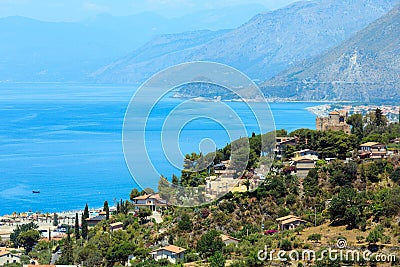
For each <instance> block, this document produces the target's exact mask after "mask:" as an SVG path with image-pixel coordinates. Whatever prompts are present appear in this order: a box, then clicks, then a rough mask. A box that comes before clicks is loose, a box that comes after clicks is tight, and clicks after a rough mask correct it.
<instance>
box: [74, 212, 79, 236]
mask: <svg viewBox="0 0 400 267" xmlns="http://www.w3.org/2000/svg"><path fill="white" fill-rule="evenodd" d="M79 238H80V233H79V218H78V213H75V239H76V240H78V239H79Z"/></svg>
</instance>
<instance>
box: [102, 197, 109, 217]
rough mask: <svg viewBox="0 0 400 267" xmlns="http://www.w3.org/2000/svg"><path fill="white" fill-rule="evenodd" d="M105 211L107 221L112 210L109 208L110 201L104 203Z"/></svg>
mask: <svg viewBox="0 0 400 267" xmlns="http://www.w3.org/2000/svg"><path fill="white" fill-rule="evenodd" d="M103 211H105V212H106V220H109V219H110V208H109V207H108V201H107V200H106V201H104V206H103Z"/></svg>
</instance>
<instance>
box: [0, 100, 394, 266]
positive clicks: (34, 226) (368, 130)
mask: <svg viewBox="0 0 400 267" xmlns="http://www.w3.org/2000/svg"><path fill="white" fill-rule="evenodd" d="M262 137H268V138H267V140H270V139H271V138H273V142H272V143H271V144H272V149H271V150H270V151H268V153H266V152H265V149H264V148H263V144H262V141H261V140H262ZM244 139H246V141H248V143H249V145H250V151H249V157H248V161H247V165H246V166H245V168H244V171H240V172H237V169H236V168H235V166H236V165H235V164H234V159H233V158H232V157H231V151H232V149H233V147H234V146H235V144H236V145H237V144H238V143H239V144H241V142H242V141H241V140H237V141H234V142H233V143H232V144H228V145H227V146H225V147H224V148H221V149H218V150H217V151H216V152H214V153H210V155H204V156H203V155H198V154H196V153H192V154H191V155H187V156H186V160H187V161H185V164H184V169H183V170H182V173H181V175H180V176H176V175H174V176H173V177H171V178H170V179H167V178H166V177H161V178H160V182H159V188H158V192H154V191H153V190H152V189H150V188H147V189H144V190H142V191H139V190H137V189H133V190H132V191H131V193H130V196H129V199H128V200H121V201H118V203H116V205H113V206H112V207H109V204H108V202H107V201H105V202H104V207H103V208H101V209H97V210H96V209H89V207H88V206H87V205H86V207H85V209H83V210H82V211H75V212H67V213H55V214H48V213H47V214H43V213H42V214H40V213H32V212H30V213H20V214H17V213H14V214H10V215H6V216H3V217H0V222H1V223H0V234H2V235H1V240H0V247H1V248H0V266H7V267H12V266H22V265H24V266H31V265H36V266H40V265H47V266H48V265H49V264H50V265H52V266H57V265H60V266H137V267H139V266H143V267H144V266H233V267H239V266H246V267H252V266H316V267H329V266H399V265H400V263H399V258H398V257H399V256H400V255H399V248H400V155H399V149H400V123H399V122H391V123H390V122H389V121H388V119H387V117H386V116H385V115H383V114H382V110H380V109H379V108H377V109H376V110H374V111H372V112H369V113H368V114H365V115H362V114H353V115H350V116H349V115H348V113H347V112H346V111H342V110H335V111H332V112H330V113H329V115H328V116H326V117H319V118H317V119H316V130H311V129H298V130H295V131H293V132H291V133H288V132H287V131H285V130H277V131H275V132H272V133H265V134H263V135H260V134H256V133H254V134H253V135H252V136H251V137H249V138H244ZM235 142H238V143H235ZM268 155H269V158H271V159H272V161H269V158H268V157H267V156H268ZM204 157H212V158H213V161H211V163H210V164H209V165H208V166H205V168H203V169H199V168H196V167H194V164H189V163H190V162H200V161H202V160H203V158H204ZM198 165H199V164H197V166H198ZM168 181H171V182H168ZM187 187H199V188H204V194H203V196H204V199H206V200H207V199H209V200H210V201H208V202H207V201H205V202H204V203H205V204H202V205H200V206H196V207H187V208H182V207H177V206H175V205H174V203H171V202H170V201H169V199H171V196H175V195H177V194H179V190H181V188H187ZM222 191H223V192H226V193H224V194H222V195H221V194H220V193H221V192H222ZM7 231H8V232H7ZM349 250H350V252H351V253H348V251H349ZM328 252H329V253H328ZM333 253H336V254H335V255H336V256H335V257H333V256H332V255H333Z"/></svg>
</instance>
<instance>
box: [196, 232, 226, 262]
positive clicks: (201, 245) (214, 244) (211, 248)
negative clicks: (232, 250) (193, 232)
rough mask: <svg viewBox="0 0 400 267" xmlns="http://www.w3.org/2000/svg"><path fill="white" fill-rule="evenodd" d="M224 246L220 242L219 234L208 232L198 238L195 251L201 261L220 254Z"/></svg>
mask: <svg viewBox="0 0 400 267" xmlns="http://www.w3.org/2000/svg"><path fill="white" fill-rule="evenodd" d="M224 246H225V244H224V242H222V239H221V237H220V234H219V232H218V231H216V230H210V231H208V232H206V233H204V234H203V235H202V236H201V237H200V240H199V241H198V242H197V247H196V250H197V252H198V253H200V256H201V257H202V258H203V259H208V258H210V257H211V256H213V255H214V254H215V253H216V252H221V251H222V248H223V247H224Z"/></svg>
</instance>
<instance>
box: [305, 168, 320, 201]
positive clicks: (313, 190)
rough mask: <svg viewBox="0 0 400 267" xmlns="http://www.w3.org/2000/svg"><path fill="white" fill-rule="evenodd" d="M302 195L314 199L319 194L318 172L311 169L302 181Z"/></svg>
mask: <svg viewBox="0 0 400 267" xmlns="http://www.w3.org/2000/svg"><path fill="white" fill-rule="evenodd" d="M303 187H304V194H305V195H306V196H309V197H315V196H317V195H318V193H319V186H318V171H317V169H311V170H310V171H309V172H308V174H307V176H306V177H305V178H304V181H303Z"/></svg>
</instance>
